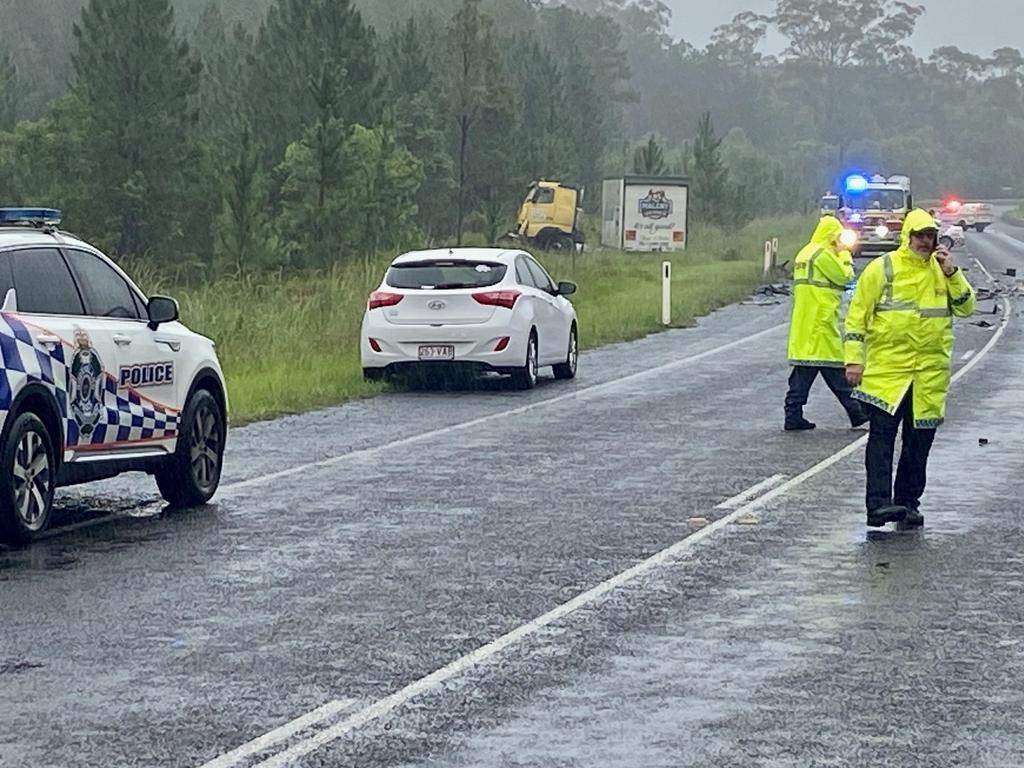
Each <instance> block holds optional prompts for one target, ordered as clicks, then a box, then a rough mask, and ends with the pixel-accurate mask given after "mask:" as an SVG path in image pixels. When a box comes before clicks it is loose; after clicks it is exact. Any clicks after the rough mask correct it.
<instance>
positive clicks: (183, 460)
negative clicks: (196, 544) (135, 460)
mask: <svg viewBox="0 0 1024 768" xmlns="http://www.w3.org/2000/svg"><path fill="white" fill-rule="evenodd" d="M225 435H226V429H225V425H224V414H223V412H222V411H221V408H220V404H219V403H218V402H217V399H216V398H215V397H214V396H213V395H212V394H210V393H209V392H208V391H207V390H205V389H199V390H196V391H195V393H193V395H192V397H191V399H190V400H189V401H188V404H187V405H186V406H185V412H184V413H183V414H182V415H181V432H180V433H179V434H178V447H177V448H176V449H175V451H174V455H173V456H170V457H168V458H167V459H166V460H165V462H164V465H163V466H162V467H161V468H160V469H158V470H157V471H156V485H157V487H158V488H159V489H160V495H161V496H163V497H164V498H165V499H166V500H167V501H168V503H170V504H171V505H173V506H175V507H196V506H199V505H200V504H205V503H206V502H208V501H209V500H210V499H211V498H213V494H214V493H216V492H217V486H218V485H220V473H221V466H222V464H223V458H224V438H225Z"/></svg>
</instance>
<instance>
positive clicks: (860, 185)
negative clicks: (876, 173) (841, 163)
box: [846, 173, 868, 192]
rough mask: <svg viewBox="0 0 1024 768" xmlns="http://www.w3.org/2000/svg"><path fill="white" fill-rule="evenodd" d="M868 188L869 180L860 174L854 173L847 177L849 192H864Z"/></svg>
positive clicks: (847, 189)
mask: <svg viewBox="0 0 1024 768" xmlns="http://www.w3.org/2000/svg"><path fill="white" fill-rule="evenodd" d="M867 188H868V180H867V179H866V178H865V177H863V176H861V175H860V174H859V173H853V174H850V175H849V176H847V177H846V191H847V192H863V191H864V190H865V189H867Z"/></svg>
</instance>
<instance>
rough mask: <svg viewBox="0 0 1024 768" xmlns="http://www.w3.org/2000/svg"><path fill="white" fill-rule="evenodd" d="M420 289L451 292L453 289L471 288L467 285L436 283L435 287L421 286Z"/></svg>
mask: <svg viewBox="0 0 1024 768" xmlns="http://www.w3.org/2000/svg"><path fill="white" fill-rule="evenodd" d="M420 287H421V288H433V289H434V290H435V291H438V290H440V291H444V290H449V291H450V290H453V289H455V288H472V287H473V286H472V285H470V284H469V283H438V284H437V285H422V286H420Z"/></svg>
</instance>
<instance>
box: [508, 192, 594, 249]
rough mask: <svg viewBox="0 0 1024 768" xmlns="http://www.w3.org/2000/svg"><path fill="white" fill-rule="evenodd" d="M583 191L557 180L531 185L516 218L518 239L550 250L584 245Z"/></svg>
mask: <svg viewBox="0 0 1024 768" xmlns="http://www.w3.org/2000/svg"><path fill="white" fill-rule="evenodd" d="M582 206H583V191H582V190H581V189H580V188H579V187H575V186H573V185H571V184H562V183H560V182H557V181H545V180H541V181H535V182H534V183H532V184H531V185H530V190H529V192H527V194H526V199H525V200H524V201H523V204H522V206H521V207H520V209H519V215H518V216H517V218H516V232H515V234H516V236H517V237H519V238H521V239H523V240H525V241H527V242H528V243H529V244H530V245H532V246H534V247H536V248H539V249H541V250H547V251H572V250H574V249H575V248H576V246H577V244H579V245H580V246H582V245H583V229H582V220H583V207H582Z"/></svg>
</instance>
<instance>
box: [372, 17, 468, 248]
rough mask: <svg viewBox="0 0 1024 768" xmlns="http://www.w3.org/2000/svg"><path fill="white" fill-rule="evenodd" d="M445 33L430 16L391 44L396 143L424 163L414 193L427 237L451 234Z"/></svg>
mask: <svg viewBox="0 0 1024 768" xmlns="http://www.w3.org/2000/svg"><path fill="white" fill-rule="evenodd" d="M442 35H443V32H442V31H441V30H440V29H439V28H438V27H437V26H436V20H435V18H434V17H432V16H428V17H426V18H424V19H423V20H420V21H417V20H414V19H410V20H409V21H408V22H407V23H406V24H405V26H404V27H402V28H401V29H400V30H399V31H398V32H396V33H395V34H394V35H393V37H392V39H391V41H390V45H389V46H388V48H389V50H390V51H391V52H392V53H391V57H390V59H389V61H388V86H389V87H388V90H389V94H388V95H389V101H390V102H391V104H392V105H393V107H392V109H393V114H394V119H395V132H396V137H397V140H398V141H399V142H400V143H401V144H403V145H404V146H405V147H406V148H407V149H408V150H409V151H410V152H412V154H413V155H415V156H416V157H417V158H418V159H419V160H420V162H421V163H422V164H423V175H424V180H423V184H422V186H421V187H420V189H419V191H418V192H417V195H416V206H417V208H418V210H419V221H420V225H421V226H422V228H423V229H424V231H425V232H426V234H427V236H428V238H432V237H434V236H437V235H447V234H449V233H450V232H451V231H452V224H453V222H452V221H451V215H450V214H451V210H452V208H453V207H454V203H455V193H456V184H455V163H454V161H453V160H452V154H451V152H450V147H449V140H448V133H449V130H448V129H449V118H448V115H447V114H446V113H445V110H444V107H443V105H442V104H440V103H439V102H438V98H437V93H438V91H439V90H440V78H439V75H438V69H439V66H438V62H437V61H436V60H435V58H434V57H433V56H431V55H430V53H429V51H431V50H437V49H438V48H439V43H440V42H441V40H442V39H443V38H442Z"/></svg>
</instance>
